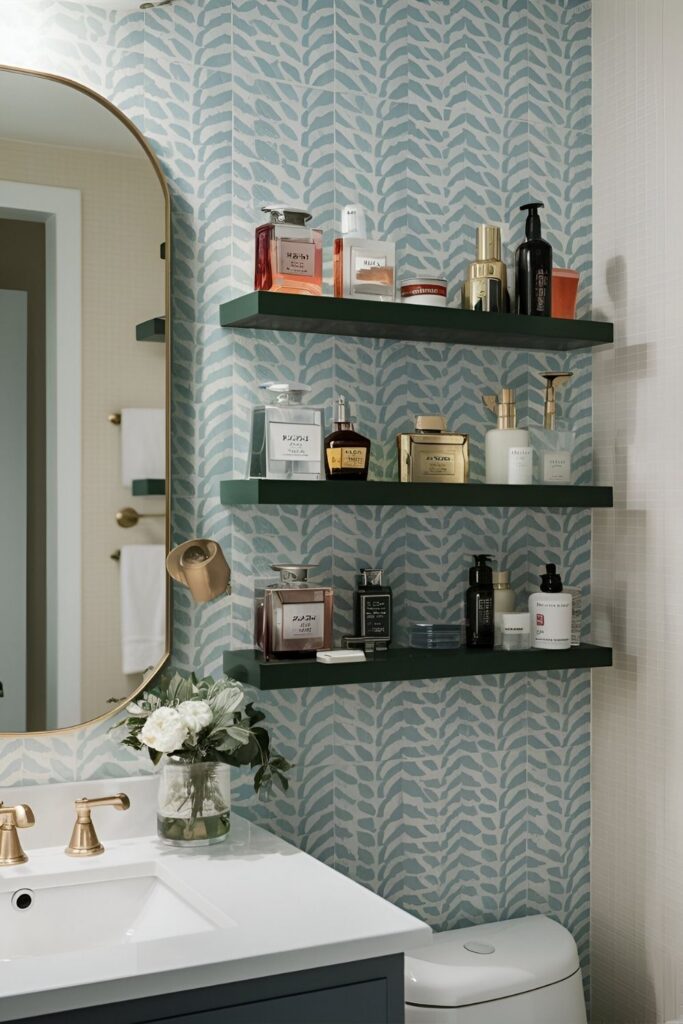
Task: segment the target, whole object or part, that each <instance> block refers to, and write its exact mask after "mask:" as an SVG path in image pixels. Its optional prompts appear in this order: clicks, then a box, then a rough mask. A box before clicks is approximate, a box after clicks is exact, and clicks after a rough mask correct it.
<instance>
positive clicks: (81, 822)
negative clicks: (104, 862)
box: [64, 793, 130, 857]
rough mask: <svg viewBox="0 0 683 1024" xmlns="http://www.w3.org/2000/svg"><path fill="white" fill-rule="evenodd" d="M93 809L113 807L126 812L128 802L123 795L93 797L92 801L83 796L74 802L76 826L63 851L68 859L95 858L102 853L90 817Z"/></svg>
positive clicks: (101, 847)
mask: <svg viewBox="0 0 683 1024" xmlns="http://www.w3.org/2000/svg"><path fill="white" fill-rule="evenodd" d="M93 807H114V808H115V809H116V810H117V811H127V810H128V808H129V807H130V800H129V799H128V797H127V796H126V794H125V793H117V794H116V796H100V797H94V798H93V799H92V800H90V799H88V797H85V796H84V797H82V798H81V799H80V800H76V824H75V825H74V830H73V832H72V833H71V840H70V841H69V845H68V846H67V848H66V850H65V851H64V852H65V853H66V854H67V855H68V856H69V857H96V856H97V855H98V853H104V847H103V846H102V843H101V842H100V841H99V839H98V838H97V832H95V826H94V825H93V823H92V818H91V817H90V813H91V811H92V809H93Z"/></svg>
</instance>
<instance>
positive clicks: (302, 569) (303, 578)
mask: <svg viewBox="0 0 683 1024" xmlns="http://www.w3.org/2000/svg"><path fill="white" fill-rule="evenodd" d="M317 567H318V563H317V562H314V563H312V564H311V565H281V564H279V563H278V564H276V565H271V569H274V570H275V572H279V573H280V583H307V582H308V573H309V571H310V570H311V569H317Z"/></svg>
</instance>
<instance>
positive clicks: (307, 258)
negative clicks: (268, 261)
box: [277, 238, 315, 277]
mask: <svg viewBox="0 0 683 1024" xmlns="http://www.w3.org/2000/svg"><path fill="white" fill-rule="evenodd" d="M277 262H278V268H277V271H278V274H293V275H294V276H296V277H314V276H315V242H297V241H296V240H294V239H288V238H281V239H279V240H278V243H277Z"/></svg>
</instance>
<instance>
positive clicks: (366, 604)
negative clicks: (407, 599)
mask: <svg viewBox="0 0 683 1024" xmlns="http://www.w3.org/2000/svg"><path fill="white" fill-rule="evenodd" d="M360 621H361V629H362V631H363V636H374V637H377V638H380V639H385V640H390V639H391V625H390V624H391V595H390V594H373V595H372V596H370V595H368V594H361V595H360Z"/></svg>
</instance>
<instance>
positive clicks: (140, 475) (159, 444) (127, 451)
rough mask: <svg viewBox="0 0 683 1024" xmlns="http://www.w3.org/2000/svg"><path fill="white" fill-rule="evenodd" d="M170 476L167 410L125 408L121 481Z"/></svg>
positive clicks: (125, 482) (123, 412)
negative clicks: (167, 460) (167, 474)
mask: <svg viewBox="0 0 683 1024" xmlns="http://www.w3.org/2000/svg"><path fill="white" fill-rule="evenodd" d="M165 477H166V412H165V410H164V409H122V410H121V483H122V484H123V486H124V487H130V485H131V483H132V482H133V480H164V479H165Z"/></svg>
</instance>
